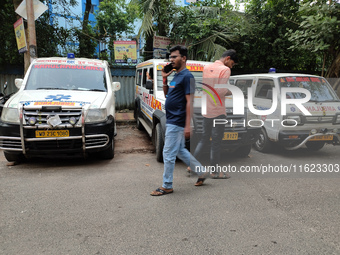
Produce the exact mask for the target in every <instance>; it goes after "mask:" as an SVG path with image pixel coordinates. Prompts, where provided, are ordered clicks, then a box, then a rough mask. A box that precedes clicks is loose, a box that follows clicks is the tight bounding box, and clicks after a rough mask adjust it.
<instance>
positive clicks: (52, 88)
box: [36, 88, 65, 90]
mask: <svg viewBox="0 0 340 255" xmlns="http://www.w3.org/2000/svg"><path fill="white" fill-rule="evenodd" d="M36 89H37V90H38V89H46V90H51V89H55V90H65V89H64V88H36Z"/></svg>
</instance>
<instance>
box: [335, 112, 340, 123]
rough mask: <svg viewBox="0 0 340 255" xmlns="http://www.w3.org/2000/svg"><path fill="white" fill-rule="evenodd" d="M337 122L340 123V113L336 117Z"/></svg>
mask: <svg viewBox="0 0 340 255" xmlns="http://www.w3.org/2000/svg"><path fill="white" fill-rule="evenodd" d="M335 123H337V124H339V123H340V114H338V116H337V117H336V121H335Z"/></svg>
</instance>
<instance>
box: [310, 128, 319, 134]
mask: <svg viewBox="0 0 340 255" xmlns="http://www.w3.org/2000/svg"><path fill="white" fill-rule="evenodd" d="M317 132H318V131H317V130H316V129H314V128H313V129H312V130H311V131H310V133H311V134H312V135H315V134H316V133H317Z"/></svg>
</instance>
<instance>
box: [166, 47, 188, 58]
mask: <svg viewBox="0 0 340 255" xmlns="http://www.w3.org/2000/svg"><path fill="white" fill-rule="evenodd" d="M176 50H178V51H179V54H181V56H182V57H187V58H188V49H187V48H186V47H185V46H182V45H176V46H174V47H172V48H171V49H170V53H171V52H174V51H176Z"/></svg>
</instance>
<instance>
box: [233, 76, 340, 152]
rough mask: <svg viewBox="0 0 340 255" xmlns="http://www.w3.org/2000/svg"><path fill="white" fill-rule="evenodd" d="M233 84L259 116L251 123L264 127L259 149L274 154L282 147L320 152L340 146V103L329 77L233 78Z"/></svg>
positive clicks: (258, 143) (256, 145)
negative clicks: (303, 148) (329, 147)
mask: <svg viewBox="0 0 340 255" xmlns="http://www.w3.org/2000/svg"><path fill="white" fill-rule="evenodd" d="M229 83H230V85H233V86H236V87H237V88H239V89H240V90H241V91H242V92H243V95H244V98H245V100H246V101H247V102H248V108H249V109H250V111H252V112H253V114H255V115H257V116H258V117H259V118H258V120H256V121H252V122H250V123H249V122H248V123H247V125H258V126H260V127H261V133H260V136H259V139H258V140H257V141H256V143H255V144H254V147H255V149H256V150H258V151H260V152H270V151H271V150H272V149H273V146H274V145H281V146H283V147H284V148H286V149H287V150H296V149H299V148H301V147H307V148H308V149H309V150H312V151H317V150H320V149H321V148H323V146H324V145H325V144H333V145H339V144H340V137H339V135H340V100H339V98H338V96H337V94H336V93H335V91H334V90H333V89H332V87H331V86H330V84H329V83H328V82H327V80H326V79H325V78H323V77H320V76H314V75H307V74H295V73H275V72H272V73H267V74H247V75H238V76H232V77H230V79H229Z"/></svg>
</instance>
